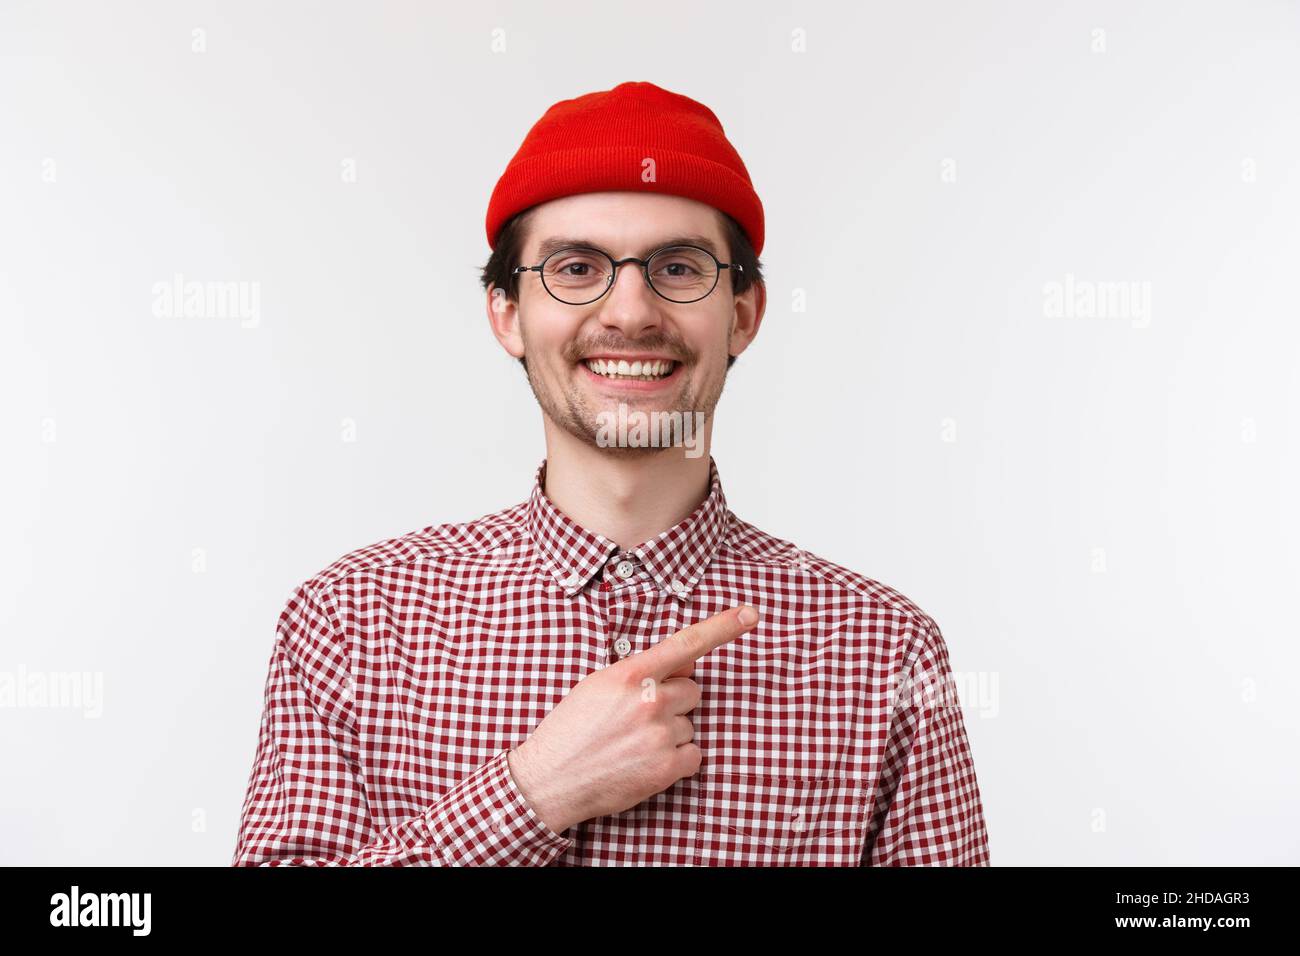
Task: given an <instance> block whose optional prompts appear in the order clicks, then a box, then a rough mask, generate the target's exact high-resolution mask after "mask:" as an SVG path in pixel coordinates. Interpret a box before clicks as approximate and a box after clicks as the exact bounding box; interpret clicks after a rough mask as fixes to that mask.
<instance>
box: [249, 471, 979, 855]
mask: <svg viewBox="0 0 1300 956" xmlns="http://www.w3.org/2000/svg"><path fill="white" fill-rule="evenodd" d="M545 474H546V462H545V461H543V462H542V464H541V465H540V466H539V468H538V469H537V476H536V483H535V484H534V486H533V490H532V494H531V495H530V497H529V498H528V500H527V501H524V502H522V503H520V504H517V505H514V506H512V507H510V508H507V509H505V510H503V511H499V512H496V513H495V514H491V515H486V516H484V517H482V518H479V519H477V520H475V521H470V522H466V523H463V524H443V525H438V526H436V527H430V528H426V529H424V530H422V531H416V532H413V533H411V534H408V535H405V536H403V537H400V538H394V539H391V540H388V541H383V542H379V543H377V544H374V545H372V546H370V547H366V548H361V549H359V550H357V551H354V552H352V553H351V554H348V555H346V556H344V557H343V558H340V559H339V560H338V561H336V562H335V563H334V564H332V565H330V566H329V567H328V568H326V569H325V570H323V571H322V572H321V573H319V574H317V575H316V576H314V577H312V578H310V579H309V580H307V581H306V582H304V583H303V584H302V585H301V586H299V587H298V588H297V590H296V591H295V592H294V593H293V595H292V596H291V597H290V599H289V601H288V603H287V606H286V607H285V610H284V612H283V613H282V614H281V616H280V620H279V625H278V628H277V633H276V640H275V648H274V653H273V654H272V656H271V662H270V673H269V675H268V678H267V682H266V702H265V710H264V712H263V715H262V721H261V729H260V734H259V739H258V746H257V754H256V758H255V761H254V766H253V770H252V774H251V777H250V780H249V785H248V793H247V797H246V799H245V801H244V806H243V811H242V818H241V823H240V831H239V838H238V842H237V845H236V848H235V855H234V859H233V861H232V863H233V865H236V866H253V865H288V864H296V865H322V866H324V865H424V866H457V865H484V864H488V865H499V864H527V865H548V864H551V865H561V866H592V865H595V866H603V865H683V866H720V865H743V866H752V865H778V866H791V865H838V866H857V865H866V866H897V865H943V866H987V865H988V863H989V851H988V837H987V834H986V832H985V825H984V817H983V811H982V808H981V804H980V795H979V788H978V786H977V785H976V780H975V769H974V765H973V763H972V760H971V755H970V749H969V745H968V742H967V739H966V732H965V728H964V726H963V723H962V716H961V711H960V707H959V705H958V703H957V700H956V694H955V693H954V691H953V689H952V678H951V670H950V665H949V662H948V652H947V648H946V646H945V644H944V641H943V638H942V636H941V635H940V632H939V628H938V627H937V626H936V624H935V622H934V621H933V620H931V619H930V618H929V617H928V616H927V615H926V614H924V613H923V612H922V611H921V610H920V609H919V608H917V607H916V606H915V605H914V604H912V603H911V602H910V601H909V600H908V599H907V598H905V597H903V596H902V595H901V594H899V593H897V592H896V591H893V590H891V589H890V588H888V587H885V586H884V585H882V584H879V583H877V582H875V581H872V580H870V579H868V578H865V577H863V576H861V575H859V574H855V573H854V572H852V571H848V570H846V569H845V568H842V567H839V566H838V565H835V564H832V563H831V562H829V561H826V560H824V559H822V558H820V557H818V556H817V555H814V554H810V553H808V552H806V551H800V550H799V549H798V548H797V547H795V546H794V545H793V544H791V543H789V542H787V541H782V540H780V539H778V538H774V537H772V536H770V535H768V534H765V533H763V532H762V531H760V530H759V529H758V528H756V527H754V526H753V525H751V524H748V523H747V522H745V521H742V520H740V519H739V518H737V517H736V516H735V515H734V514H732V513H731V511H729V510H728V508H727V504H726V499H725V498H724V497H723V494H722V483H721V481H720V479H719V477H718V469H717V465H716V463H714V462H713V459H712V458H710V480H711V492H710V494H709V496H708V497H707V498H706V499H705V501H704V502H703V503H702V504H700V506H699V507H698V508H697V509H696V510H695V511H694V512H693V513H692V514H691V515H690V516H689V517H688V518H686V519H685V520H684V521H682V522H681V523H680V524H678V525H677V526H676V527H673V528H670V529H669V530H667V531H665V532H663V533H662V534H660V535H658V536H657V537H655V538H654V539H652V540H650V541H648V542H646V543H645V544H643V545H641V546H640V547H638V548H635V549H633V550H631V551H626V552H624V551H622V550H620V548H619V547H618V545H617V544H615V543H614V542H613V541H611V540H609V539H608V538H605V537H603V536H601V535H599V534H596V533H594V532H591V531H588V530H586V529H584V528H582V527H580V526H579V525H578V524H577V523H576V522H574V521H573V520H572V519H570V518H569V517H568V516H567V515H565V514H563V513H562V512H560V511H559V510H558V509H557V508H556V507H555V506H554V505H553V504H552V503H551V501H550V499H549V498H548V497H547V496H546V494H545V493H544V491H543V488H544V480H545ZM739 604H751V605H753V606H754V607H756V608H758V610H759V613H760V617H759V622H758V624H757V626H756V627H755V628H754V629H753V630H751V631H750V632H748V633H746V634H744V635H742V636H741V637H739V638H737V639H735V640H733V641H731V642H730V643H728V644H725V645H723V646H722V647H720V648H717V649H716V650H714V651H711V652H710V653H708V654H707V655H705V656H704V657H702V658H701V659H700V660H699V661H697V662H696V665H695V671H694V673H693V674H692V679H693V680H695V681H697V682H698V683H699V684H700V688H701V698H700V702H699V704H698V705H697V706H696V707H695V709H694V710H692V711H691V712H690V713H689V714H688V715H687V716H688V717H689V718H690V720H691V722H692V723H693V724H694V727H695V737H694V742H695V743H697V744H698V745H699V746H700V749H701V750H702V751H703V763H702V764H701V766H700V769H699V771H698V773H696V774H694V775H692V776H690V777H685V778H683V779H681V780H678V781H677V782H676V783H674V784H673V785H672V786H670V787H669V788H668V789H667V790H664V791H663V792H661V793H658V794H655V795H654V796H652V797H650V798H649V799H647V800H645V801H643V802H642V803H640V804H638V805H637V806H635V807H632V808H630V809H628V810H625V811H623V812H621V813H615V814H611V815H608V816H602V817H596V818H594V819H591V820H586V821H584V822H582V823H579V824H577V825H575V826H573V827H571V828H570V829H568V830H566V831H564V833H562V834H561V833H555V832H553V831H552V830H551V829H550V828H549V827H547V826H546V825H545V824H544V823H542V821H541V820H540V819H539V818H538V817H537V816H536V815H535V814H534V813H533V811H532V809H531V808H530V807H529V805H528V803H527V801H526V800H525V799H524V797H523V795H522V794H521V793H520V791H519V790H518V789H517V787H516V786H515V783H514V781H513V779H512V777H511V774H510V769H509V765H508V763H507V762H506V756H507V754H508V753H509V751H510V749H511V748H513V747H515V746H517V745H518V744H520V743H522V742H523V740H524V739H525V738H526V737H527V736H528V735H529V733H530V732H531V731H532V730H533V729H534V728H535V727H536V726H537V725H538V723H540V722H541V720H542V718H544V717H545V716H546V715H547V713H549V712H550V711H551V710H552V709H553V708H554V707H555V706H556V705H557V704H558V703H559V702H560V701H561V699H563V697H564V696H565V695H566V694H567V693H568V692H569V690H570V689H571V688H572V687H573V686H574V685H575V684H577V683H578V682H579V681H580V680H581V679H582V678H583V677H585V676H586V675H587V674H590V673H591V672H592V671H595V670H599V669H600V668H602V667H607V666H609V665H610V664H611V663H612V662H614V661H617V660H619V659H620V658H622V657H626V656H628V655H629V654H636V653H638V652H640V651H644V650H645V649H647V648H648V647H650V646H651V645H653V644H655V643H656V642H658V641H661V640H663V639H664V638H666V637H668V636H669V635H671V634H673V633H674V632H676V631H678V630H680V629H681V628H683V627H685V626H687V625H688V624H693V623H695V622H697V621H702V620H704V619H705V618H708V617H711V616H712V615H714V614H717V613H718V612H720V611H723V610H726V609H727V608H731V607H734V606H736V605H739Z"/></svg>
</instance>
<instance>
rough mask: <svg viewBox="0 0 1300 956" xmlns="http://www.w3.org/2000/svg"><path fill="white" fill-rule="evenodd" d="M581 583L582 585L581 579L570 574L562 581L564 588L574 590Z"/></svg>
mask: <svg viewBox="0 0 1300 956" xmlns="http://www.w3.org/2000/svg"><path fill="white" fill-rule="evenodd" d="M581 583H582V577H581V576H580V575H577V574H570V575H569V576H568V577H567V578H565V579H564V586H565V587H566V588H576V587H577V586H578V585H579V584H581Z"/></svg>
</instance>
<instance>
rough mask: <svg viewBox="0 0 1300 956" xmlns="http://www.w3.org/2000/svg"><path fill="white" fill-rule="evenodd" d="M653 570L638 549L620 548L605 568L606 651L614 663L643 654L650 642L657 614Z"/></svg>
mask: <svg viewBox="0 0 1300 956" xmlns="http://www.w3.org/2000/svg"><path fill="white" fill-rule="evenodd" d="M652 584H653V582H652V581H651V579H650V573H649V571H648V570H647V569H646V567H645V564H644V563H643V562H642V560H641V558H640V556H639V555H637V553H636V552H635V551H618V552H616V553H615V554H614V555H613V556H612V557H611V558H610V559H609V560H608V561H606V562H605V566H604V568H603V569H602V570H601V584H600V592H599V593H600V594H601V596H602V597H603V599H604V603H605V609H604V610H605V614H604V618H605V622H606V635H605V639H606V645H605V652H606V654H607V655H608V660H609V662H610V663H611V664H613V663H616V662H617V661H621V660H623V659H624V658H627V657H631V656H632V655H633V654H639V653H641V652H642V651H644V650H645V649H646V648H647V647H649V646H650V644H649V636H650V625H651V622H653V621H654V620H655V619H656V617H657V615H656V608H655V594H654V588H653V586H652Z"/></svg>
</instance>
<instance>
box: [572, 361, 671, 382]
mask: <svg viewBox="0 0 1300 956" xmlns="http://www.w3.org/2000/svg"><path fill="white" fill-rule="evenodd" d="M585 364H586V366H587V368H589V369H591V370H592V371H593V372H595V373H596V374H597V375H603V376H605V377H606V378H635V379H640V380H642V381H654V380H655V379H658V378H664V377H665V376H666V375H668V374H670V373H671V372H672V370H673V369H674V368H675V367H676V364H677V363H675V362H672V361H665V360H660V359H654V360H652V361H649V362H641V361H637V362H631V363H629V362H627V361H626V360H624V359H619V360H618V361H614V360H612V359H587V360H586V362H585Z"/></svg>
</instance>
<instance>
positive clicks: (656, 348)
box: [565, 336, 695, 363]
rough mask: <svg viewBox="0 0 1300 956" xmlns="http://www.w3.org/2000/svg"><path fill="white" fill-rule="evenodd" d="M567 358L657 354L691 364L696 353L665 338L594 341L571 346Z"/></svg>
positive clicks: (681, 344) (575, 359) (579, 359)
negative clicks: (614, 353)
mask: <svg viewBox="0 0 1300 956" xmlns="http://www.w3.org/2000/svg"><path fill="white" fill-rule="evenodd" d="M565 351H566V357H567V358H568V360H569V361H570V362H571V363H572V362H578V361H581V359H582V357H583V356H584V355H590V354H592V353H593V352H657V353H660V354H663V355H667V356H669V357H670V358H671V359H672V360H673V361H675V362H683V363H685V362H690V361H692V360H694V358H695V353H694V352H693V351H692V350H691V349H688V348H687V347H686V346H685V345H684V344H683V343H680V342H674V341H671V340H669V339H668V338H666V337H663V336H656V337H654V338H647V339H640V340H638V341H635V342H628V341H625V340H623V339H593V340H591V341H589V342H583V343H582V344H580V345H573V346H570V347H569V348H568V349H566V350H565Z"/></svg>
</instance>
